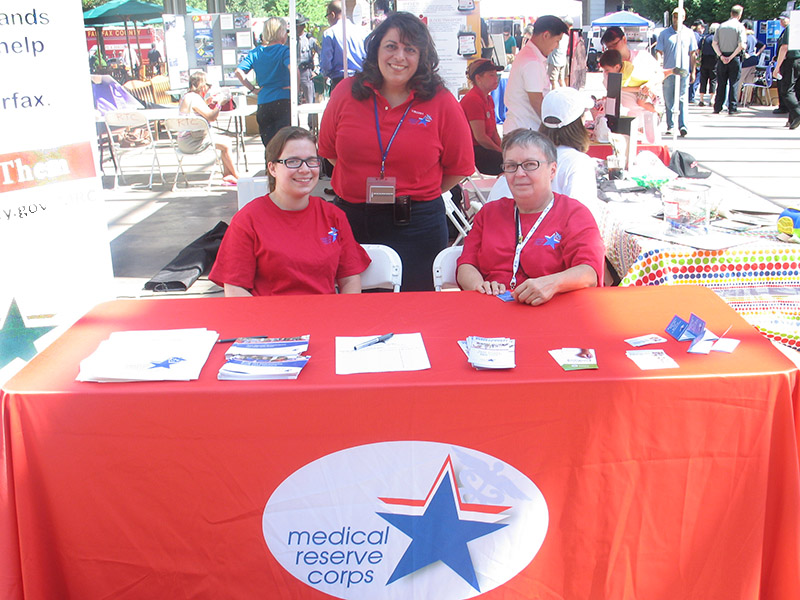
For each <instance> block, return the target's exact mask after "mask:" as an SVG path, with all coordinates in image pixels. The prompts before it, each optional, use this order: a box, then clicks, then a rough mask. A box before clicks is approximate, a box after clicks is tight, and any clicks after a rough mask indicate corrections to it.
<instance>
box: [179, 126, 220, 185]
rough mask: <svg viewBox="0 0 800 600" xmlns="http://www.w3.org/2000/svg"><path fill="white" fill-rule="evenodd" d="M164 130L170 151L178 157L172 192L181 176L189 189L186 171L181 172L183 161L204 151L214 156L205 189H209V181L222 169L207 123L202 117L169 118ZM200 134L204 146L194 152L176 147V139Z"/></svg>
mask: <svg viewBox="0 0 800 600" xmlns="http://www.w3.org/2000/svg"><path fill="white" fill-rule="evenodd" d="M164 128H165V129H166V130H167V133H168V134H169V139H170V142H171V144H172V149H173V150H174V151H175V156H177V157H178V170H177V171H176V172H175V181H173V182H172V191H173V192H174V191H175V190H176V189H177V187H178V176H179V175H183V179H184V181H185V182H186V187H189V179H188V178H187V177H186V171H184V170H183V159H184V158H186V157H187V156H199V155H201V154H202V153H203V152H205V151H206V150H211V152H212V153H213V154H214V160H213V162H212V164H213V168H212V170H211V173H210V174H209V176H208V184H207V186H206V189H209V190H210V189H211V180H212V179H214V175H215V174H216V172H217V168H219V169H220V172H222V171H223V169H222V162H221V160H220V158H219V153H218V152H217V149H216V147H215V146H214V138H213V137H212V135H211V128H210V127H209V126H208V121H206V120H205V119H204V118H202V117H189V116H186V117H170V118H169V119H165V120H164ZM197 133H202V134H203V135H204V136H205V137H204V145H203V146H201V148H200V149H199V150H197V151H196V152H184V151H183V150H181V149H180V148H179V147H178V137H179V136H182V135H188V134H197Z"/></svg>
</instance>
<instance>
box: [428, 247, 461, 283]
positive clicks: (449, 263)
mask: <svg viewBox="0 0 800 600" xmlns="http://www.w3.org/2000/svg"><path fill="white" fill-rule="evenodd" d="M463 250H464V247H463V246H450V247H449V248H445V249H444V250H442V251H441V252H439V254H437V255H436V258H434V259H433V289H434V290H436V291H437V292H441V291H442V289H443V288H445V287H447V288H458V282H457V281H456V261H457V260H458V257H459V256H461V252H462V251H463Z"/></svg>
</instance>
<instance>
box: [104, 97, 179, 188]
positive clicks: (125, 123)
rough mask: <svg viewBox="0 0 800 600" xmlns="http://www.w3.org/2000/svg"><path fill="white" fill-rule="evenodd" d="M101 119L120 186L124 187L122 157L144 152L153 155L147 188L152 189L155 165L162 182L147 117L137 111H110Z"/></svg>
mask: <svg viewBox="0 0 800 600" xmlns="http://www.w3.org/2000/svg"><path fill="white" fill-rule="evenodd" d="M103 119H104V120H105V123H106V131H107V132H108V140H109V143H110V144H111V149H112V157H115V158H116V160H115V161H114V167H115V171H116V174H117V177H118V179H119V182H120V184H122V185H125V177H124V175H123V172H122V157H123V156H124V155H126V154H142V153H144V152H150V153H152V155H153V161H152V163H151V165H150V180H149V182H148V184H147V188H148V189H152V187H153V171H154V170H155V168H156V165H158V175H159V177H161V181H162V182H163V181H164V174H163V173H162V172H161V163H160V162H159V160H158V153H157V152H156V144H155V141H154V136H153V132H152V130H151V129H150V123H149V122H148V120H147V117H146V116H145V115H144V114H142V113H140V112H138V111H112V112H107V113H106V114H105V116H104V117H103Z"/></svg>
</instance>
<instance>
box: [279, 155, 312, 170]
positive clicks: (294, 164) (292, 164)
mask: <svg viewBox="0 0 800 600" xmlns="http://www.w3.org/2000/svg"><path fill="white" fill-rule="evenodd" d="M274 162H276V163H281V164H282V165H283V166H285V167H286V168H287V169H299V168H300V165H302V164H303V163H306V166H307V167H308V168H309V169H319V167H320V165H321V164H322V159H321V158H320V157H319V156H309V157H308V158H279V159H278V160H276V161H274Z"/></svg>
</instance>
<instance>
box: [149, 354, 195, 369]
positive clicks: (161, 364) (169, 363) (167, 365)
mask: <svg viewBox="0 0 800 600" xmlns="http://www.w3.org/2000/svg"><path fill="white" fill-rule="evenodd" d="M185 360H186V359H185V358H181V357H180V356H173V357H172V358H168V359H167V360H162V361H161V362H157V361H154V360H151V361H150V362H151V363H152V364H153V366H152V367H150V368H151V369H156V368H158V367H162V368H164V369H169V368H170V367H171V366H172V365H174V364H176V363H179V362H183V361H185Z"/></svg>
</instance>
